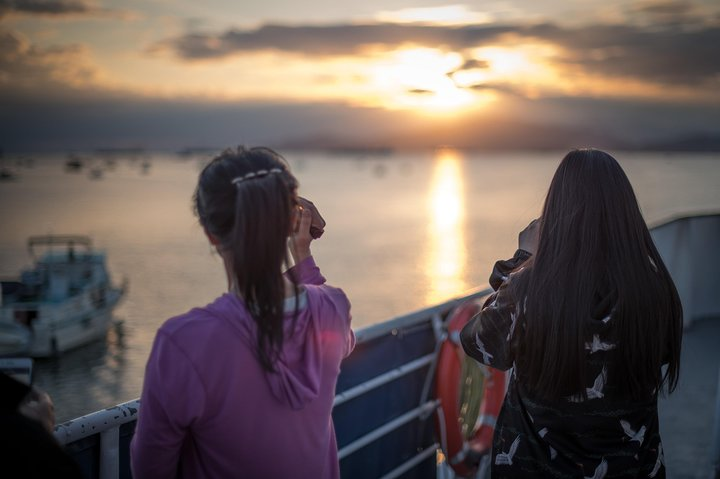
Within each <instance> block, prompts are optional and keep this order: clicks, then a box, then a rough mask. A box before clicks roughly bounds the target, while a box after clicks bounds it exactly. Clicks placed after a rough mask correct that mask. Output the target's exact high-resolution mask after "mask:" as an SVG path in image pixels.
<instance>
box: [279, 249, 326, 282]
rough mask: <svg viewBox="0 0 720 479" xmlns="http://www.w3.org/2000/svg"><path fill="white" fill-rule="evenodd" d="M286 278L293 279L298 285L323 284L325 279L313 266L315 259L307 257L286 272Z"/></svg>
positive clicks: (316, 267)
mask: <svg viewBox="0 0 720 479" xmlns="http://www.w3.org/2000/svg"><path fill="white" fill-rule="evenodd" d="M285 274H286V275H287V276H290V277H294V278H295V279H296V281H297V282H298V283H299V284H317V285H320V284H325V277H324V276H323V275H322V273H320V268H319V267H318V266H317V265H316V264H315V258H313V257H312V256H308V257H307V258H305V259H304V260H302V261H300V262H299V263H298V264H296V265H295V266H293V267H292V268H290V269H289V270H287V272H286V273H285Z"/></svg>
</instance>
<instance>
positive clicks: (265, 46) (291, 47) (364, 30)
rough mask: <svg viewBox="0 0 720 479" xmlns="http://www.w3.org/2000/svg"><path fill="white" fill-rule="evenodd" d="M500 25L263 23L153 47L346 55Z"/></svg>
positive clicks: (444, 44) (480, 36) (193, 54)
mask: <svg viewBox="0 0 720 479" xmlns="http://www.w3.org/2000/svg"><path fill="white" fill-rule="evenodd" d="M512 31H513V28H511V27H505V26H482V27H474V26H466V27H435V26H426V25H400V24H386V23H375V24H363V25H361V24H347V25H324V26H290V25H264V26H261V27H259V28H257V29H254V30H228V31H226V32H223V33H220V34H217V35H211V34H198V33H190V34H187V35H185V36H182V37H179V38H174V39H170V40H167V41H165V42H163V43H161V44H159V45H156V46H155V48H154V49H163V48H169V49H170V50H171V51H172V52H174V53H175V54H177V55H178V56H179V57H180V58H183V59H186V60H197V59H208V58H219V57H225V56H229V55H233V54H237V53H242V52H253V51H262V50H278V51H284V52H288V53H296V54H303V55H315V56H323V55H350V54H356V53H362V52H363V51H364V50H366V49H368V48H370V47H373V46H379V47H382V48H393V47H398V46H400V45H407V44H417V45H432V46H437V47H440V48H449V49H455V48H462V47H464V46H470V45H472V44H478V43H483V42H486V41H490V40H493V39H496V38H497V37H498V36H499V35H502V34H503V33H509V32H512Z"/></svg>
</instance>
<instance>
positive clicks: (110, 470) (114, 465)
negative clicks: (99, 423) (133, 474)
mask: <svg viewBox="0 0 720 479" xmlns="http://www.w3.org/2000/svg"><path fill="white" fill-rule="evenodd" d="M118 477H120V428H119V427H112V428H110V429H107V430H105V431H102V432H101V433H100V479H118Z"/></svg>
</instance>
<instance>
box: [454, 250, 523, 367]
mask: <svg viewBox="0 0 720 479" xmlns="http://www.w3.org/2000/svg"><path fill="white" fill-rule="evenodd" d="M529 257H530V253H528V252H527V251H524V250H521V249H519V250H517V251H516V252H515V255H514V256H513V257H512V258H511V259H509V260H504V261H503V260H501V261H498V262H496V263H495V266H494V267H493V271H492V274H491V275H490V285H491V286H492V288H493V289H494V290H495V292H494V293H493V294H491V295H490V297H488V299H487V300H486V301H485V304H484V305H483V307H482V309H481V310H480V312H479V313H477V314H476V315H475V316H474V317H473V318H472V319H471V320H470V321H468V323H467V324H466V325H465V327H464V328H463V330H462V331H461V333H460V342H461V343H462V346H463V349H464V350H465V353H467V355H468V356H470V357H472V358H473V359H475V360H476V361H478V362H481V363H483V364H486V365H488V366H490V367H493V368H495V369H500V370H503V371H506V370H508V369H510V368H511V367H512V365H513V361H514V359H515V358H514V354H513V351H512V348H511V344H512V337H513V333H514V331H515V323H516V321H517V319H518V317H519V316H520V310H519V309H520V305H519V304H517V301H516V299H515V298H514V296H513V295H512V293H511V291H510V288H508V285H509V284H510V281H511V278H512V276H513V273H512V271H513V270H515V269H516V268H517V267H519V266H520V265H521V264H522V263H524V262H525V261H526V260H527V259H528V258H529Z"/></svg>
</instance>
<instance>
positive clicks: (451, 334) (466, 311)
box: [435, 301, 506, 476]
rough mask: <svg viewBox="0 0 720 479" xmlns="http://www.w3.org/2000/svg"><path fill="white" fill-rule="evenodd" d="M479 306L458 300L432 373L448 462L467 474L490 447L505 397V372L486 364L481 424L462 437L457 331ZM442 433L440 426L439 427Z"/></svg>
mask: <svg viewBox="0 0 720 479" xmlns="http://www.w3.org/2000/svg"><path fill="white" fill-rule="evenodd" d="M481 308H482V304H481V303H479V302H477V301H469V302H466V303H463V304H461V305H460V306H458V307H457V309H455V311H453V313H452V315H451V317H450V319H449V320H448V323H447V324H448V326H447V330H448V335H447V338H446V339H445V341H444V342H443V344H442V345H441V347H440V353H439V354H440V356H439V357H438V366H437V372H436V376H435V388H436V394H437V397H438V398H439V399H440V403H441V405H442V413H441V414H442V416H443V417H442V419H444V423H445V424H444V425H445V428H444V429H445V443H444V444H443V446H444V447H445V448H446V450H445V454H446V457H447V461H448V464H449V465H450V467H452V468H453V470H454V471H455V473H457V474H458V475H461V476H470V475H473V474H475V472H477V469H478V466H479V462H480V459H481V458H482V456H483V455H484V454H486V453H488V452H489V451H490V447H491V446H492V438H493V433H494V430H495V421H496V419H497V417H498V414H499V413H500V408H501V407H502V404H503V401H504V400H505V382H506V375H505V372H503V371H499V370H497V369H494V368H490V367H488V368H487V369H488V372H489V375H488V377H487V380H486V382H485V390H484V391H483V398H482V404H481V405H480V414H479V416H478V417H479V418H480V421H479V422H480V424H479V427H477V428H476V429H475V431H473V435H472V437H471V438H470V439H469V440H465V438H464V437H463V434H462V430H461V424H460V420H459V419H460V397H459V396H460V381H461V379H462V380H464V379H463V378H461V377H460V371H461V366H462V364H461V361H462V358H463V357H464V356H465V352H464V351H463V348H462V345H461V344H460V331H461V330H462V328H463V327H464V326H465V324H467V322H468V321H469V320H470V318H472V317H473V316H474V315H475V314H477V313H478V312H479V311H480V309H481ZM440 433H441V434H442V428H440Z"/></svg>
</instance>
